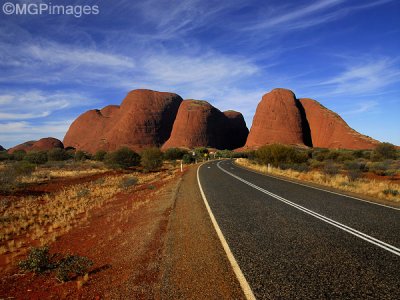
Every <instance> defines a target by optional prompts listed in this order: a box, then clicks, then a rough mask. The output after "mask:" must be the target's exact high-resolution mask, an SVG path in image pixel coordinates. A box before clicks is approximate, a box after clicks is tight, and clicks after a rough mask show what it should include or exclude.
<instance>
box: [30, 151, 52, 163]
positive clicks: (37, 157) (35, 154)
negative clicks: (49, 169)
mask: <svg viewBox="0 0 400 300" xmlns="http://www.w3.org/2000/svg"><path fill="white" fill-rule="evenodd" d="M24 160H26V161H28V162H30V163H32V164H35V165H42V164H44V163H46V162H47V153H46V152H45V151H32V152H29V153H27V154H26V155H25V157H24Z"/></svg>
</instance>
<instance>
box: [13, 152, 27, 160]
mask: <svg viewBox="0 0 400 300" xmlns="http://www.w3.org/2000/svg"><path fill="white" fill-rule="evenodd" d="M25 155H26V151H25V150H17V151H14V152H13V153H12V155H11V156H12V159H13V160H17V161H20V160H23V159H24V157H25Z"/></svg>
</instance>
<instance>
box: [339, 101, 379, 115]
mask: <svg viewBox="0 0 400 300" xmlns="http://www.w3.org/2000/svg"><path fill="white" fill-rule="evenodd" d="M378 105H379V103H378V102H377V101H363V102H360V103H357V105H356V108H353V109H350V110H347V111H343V112H342V113H341V115H357V114H365V113H368V112H372V111H376V109H377V108H378Z"/></svg>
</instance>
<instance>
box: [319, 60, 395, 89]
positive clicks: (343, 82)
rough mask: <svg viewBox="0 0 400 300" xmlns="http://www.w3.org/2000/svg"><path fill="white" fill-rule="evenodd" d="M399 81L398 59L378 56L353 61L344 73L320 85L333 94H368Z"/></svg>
mask: <svg viewBox="0 0 400 300" xmlns="http://www.w3.org/2000/svg"><path fill="white" fill-rule="evenodd" d="M397 82H400V68H399V67H398V66H397V64H396V60H393V59H388V58H378V59H374V60H367V61H362V62H361V61H356V62H351V63H350V65H348V66H346V69H345V70H344V71H343V72H342V73H340V74H338V75H336V76H334V77H333V78H330V79H328V80H326V81H323V82H321V83H320V84H319V85H321V86H326V87H328V88H329V89H331V91H332V94H347V95H368V94H371V93H379V92H385V90H384V89H385V88H387V87H388V86H390V85H391V84H393V83H397Z"/></svg>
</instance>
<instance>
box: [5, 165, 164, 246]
mask: <svg viewBox="0 0 400 300" xmlns="http://www.w3.org/2000/svg"><path fill="white" fill-rule="evenodd" d="M165 175H166V174H165ZM132 177H136V178H138V181H137V183H138V184H146V183H151V182H152V181H155V180H158V179H159V177H160V175H159V174H157V173H148V174H140V173H134V176H133V174H126V175H113V176H105V177H103V179H104V182H103V183H102V184H98V183H96V182H95V181H93V182H87V183H84V184H77V185H73V186H69V187H68V188H67V189H63V190H60V191H58V192H55V193H52V194H44V195H40V196H27V197H21V198H19V199H18V200H15V201H11V202H10V203H8V205H7V206H0V215H1V216H2V218H1V222H0V245H2V246H4V247H5V248H6V250H5V251H6V252H15V251H20V250H21V251H23V249H21V248H20V247H19V246H18V245H11V244H10V245H9V244H8V242H10V241H12V240H14V239H16V238H20V237H24V236H29V238H30V239H32V240H34V241H37V243H38V244H39V245H45V244H47V243H49V242H52V241H54V240H55V238H56V237H58V236H61V235H63V234H64V233H66V232H68V231H69V230H70V229H71V228H73V227H74V226H76V224H79V223H80V222H84V221H85V220H86V219H87V218H88V217H89V211H90V210H91V209H93V208H96V207H100V206H102V205H103V204H104V203H106V202H107V201H110V200H111V199H112V198H113V197H114V196H115V195H117V194H118V193H121V192H124V189H121V181H123V180H125V179H128V178H132ZM83 194H86V195H83ZM19 249H20V250H19Z"/></svg>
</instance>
